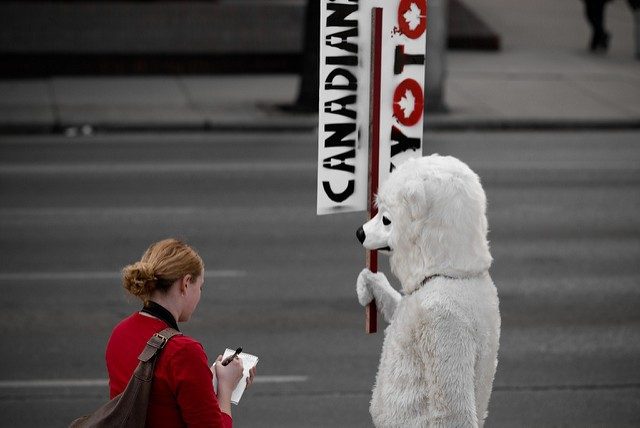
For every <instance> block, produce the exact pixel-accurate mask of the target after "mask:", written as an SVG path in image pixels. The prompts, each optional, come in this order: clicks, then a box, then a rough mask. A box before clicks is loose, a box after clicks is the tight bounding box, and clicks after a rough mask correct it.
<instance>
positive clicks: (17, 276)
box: [0, 270, 247, 281]
mask: <svg viewBox="0 0 640 428" xmlns="http://www.w3.org/2000/svg"><path fill="white" fill-rule="evenodd" d="M246 275H247V272H245V271H242V270H206V271H205V272H204V276H205V278H207V277H208V278H239V277H243V276H246ZM120 278H122V274H121V273H120V272H112V271H87V272H0V281H45V280H59V281H72V280H82V281H86V280H91V279H120Z"/></svg>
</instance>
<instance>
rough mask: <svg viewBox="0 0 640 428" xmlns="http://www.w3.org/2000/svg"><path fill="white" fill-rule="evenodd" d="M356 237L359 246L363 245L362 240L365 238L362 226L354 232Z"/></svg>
mask: <svg viewBox="0 0 640 428" xmlns="http://www.w3.org/2000/svg"><path fill="white" fill-rule="evenodd" d="M356 237H357V238H358V241H360V243H361V244H364V240H365V238H366V237H367V236H366V235H365V233H364V228H363V227H362V226H360V227H359V228H358V230H356Z"/></svg>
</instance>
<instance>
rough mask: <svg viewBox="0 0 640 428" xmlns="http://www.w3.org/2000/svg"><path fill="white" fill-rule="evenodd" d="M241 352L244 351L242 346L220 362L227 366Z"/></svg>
mask: <svg viewBox="0 0 640 428" xmlns="http://www.w3.org/2000/svg"><path fill="white" fill-rule="evenodd" d="M240 352H242V346H241V347H239V348H238V349H236V352H235V353H234V354H233V355H230V356H229V357H227V358H225V359H224V360H222V362H221V363H220V364H222V365H223V366H226V365H227V364H229V363H230V362H231V361H233V360H234V359H235V358H236V357H237V356H238V355H239V354H240Z"/></svg>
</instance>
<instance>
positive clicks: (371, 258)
mask: <svg viewBox="0 0 640 428" xmlns="http://www.w3.org/2000/svg"><path fill="white" fill-rule="evenodd" d="M381 72H382V8H380V7H375V8H373V9H372V11H371V90H370V103H369V106H370V107H369V194H368V196H369V200H368V210H367V212H368V217H369V219H371V218H373V217H375V215H376V214H377V212H378V209H377V208H376V203H375V198H376V194H377V193H378V176H379V174H378V172H379V171H378V168H379V159H380V158H379V152H380V87H381V78H380V74H381ZM366 264H367V268H368V269H369V270H370V271H371V272H377V271H378V252H377V251H376V250H371V251H367V252H366ZM365 316H366V320H365V329H366V332H367V333H375V332H377V331H378V310H377V308H376V301H375V300H372V301H371V303H369V304H368V305H367V307H366V314H365Z"/></svg>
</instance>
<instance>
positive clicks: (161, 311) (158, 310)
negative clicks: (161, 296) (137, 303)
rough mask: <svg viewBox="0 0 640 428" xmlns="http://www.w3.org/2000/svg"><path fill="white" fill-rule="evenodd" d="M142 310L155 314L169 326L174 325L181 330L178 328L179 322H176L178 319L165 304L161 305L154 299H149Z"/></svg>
mask: <svg viewBox="0 0 640 428" xmlns="http://www.w3.org/2000/svg"><path fill="white" fill-rule="evenodd" d="M140 312H144V313H145V314H149V315H153V316H154V317H156V318H159V319H161V320H162V321H164V322H166V323H167V325H168V326H169V327H173V328H174V329H176V330H178V331H180V329H179V328H178V323H177V322H176V319H175V318H174V317H173V315H172V314H171V312H169V311H168V310H167V309H166V308H165V307H164V306H162V305H159V304H158V303H156V302H154V301H152V300H149V301H147V303H145V304H144V307H143V308H142V309H141V310H140Z"/></svg>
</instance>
